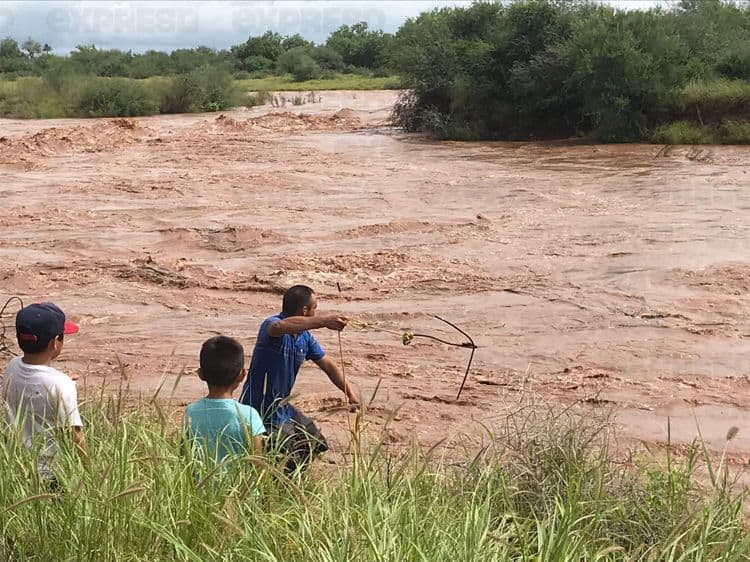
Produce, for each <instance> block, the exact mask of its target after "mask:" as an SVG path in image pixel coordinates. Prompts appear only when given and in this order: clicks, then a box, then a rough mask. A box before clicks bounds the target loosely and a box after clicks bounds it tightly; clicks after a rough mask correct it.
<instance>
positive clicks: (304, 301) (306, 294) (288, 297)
mask: <svg viewBox="0 0 750 562" xmlns="http://www.w3.org/2000/svg"><path fill="white" fill-rule="evenodd" d="M313 294H315V291H313V290H312V289H311V288H310V287H308V286H306V285H295V286H294V287H291V288H290V289H287V291H286V293H284V301H283V303H282V306H281V311H282V312H283V313H284V314H286V315H287V316H292V315H293V314H297V311H298V310H299V309H300V308H302V307H304V306H307V305H309V304H310V300H311V299H312V296H313Z"/></svg>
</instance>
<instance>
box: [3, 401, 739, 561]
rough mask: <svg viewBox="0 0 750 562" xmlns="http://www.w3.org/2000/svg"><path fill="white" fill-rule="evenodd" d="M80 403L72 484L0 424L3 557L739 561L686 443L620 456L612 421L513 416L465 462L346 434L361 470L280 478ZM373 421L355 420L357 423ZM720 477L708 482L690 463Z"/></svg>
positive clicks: (156, 420)
mask: <svg viewBox="0 0 750 562" xmlns="http://www.w3.org/2000/svg"><path fill="white" fill-rule="evenodd" d="M124 404H125V403H124V402H123V401H122V400H121V399H120V398H115V399H109V400H106V399H105V400H104V401H101V402H96V403H92V404H88V405H87V406H85V407H84V409H83V411H84V419H85V424H86V431H87V437H88V442H89V446H90V453H89V462H88V464H87V465H84V463H82V462H81V461H80V459H79V457H78V456H77V455H76V453H75V452H74V451H73V450H72V449H73V447H72V446H64V447H63V450H62V452H61V454H60V458H59V461H60V466H59V469H58V473H59V477H60V481H61V485H62V490H63V491H62V492H60V493H50V492H48V491H47V490H45V488H44V487H43V486H42V485H41V484H40V483H39V482H38V481H37V479H36V475H35V470H34V462H33V459H32V457H31V455H30V454H29V453H28V452H27V451H26V450H25V449H24V448H23V446H22V445H21V444H20V443H19V441H18V439H17V438H16V436H15V435H14V434H13V432H12V431H10V430H9V429H8V428H4V429H3V430H2V431H1V432H0V471H2V475H3V477H2V478H0V514H2V515H1V516H0V525H1V526H2V528H1V529H0V536H1V537H2V539H0V559H3V560H44V561H47V560H80V561H86V560H92V561H93V560H185V561H188V560H191V561H199V560H268V561H271V560H284V561H295V560H300V561H305V562H310V561H321V562H322V561H333V560H341V561H343V560H352V561H355V560H356V561H359V560H389V561H390V560H393V561H402V560H424V561H443V560H445V561H454V560H460V561H471V560H477V561H480V560H481V561H487V560H498V561H499V560H528V561H532V560H533V561H550V562H552V561H560V560H654V561H656V560H659V561H661V560H696V561H697V560H726V561H731V560H746V559H747V558H748V557H749V556H750V536H749V535H748V533H747V529H746V527H745V526H744V522H743V515H742V508H743V499H744V497H743V496H742V495H736V494H735V493H734V492H733V489H732V485H731V481H730V480H729V478H728V473H727V471H726V466H725V464H724V462H723V459H722V461H720V462H719V463H718V466H717V465H716V463H715V462H714V463H712V462H711V461H710V458H709V456H708V454H707V453H706V451H705V449H703V448H701V447H700V445H699V444H696V445H694V446H693V447H692V448H691V449H690V451H689V453H688V454H687V456H686V458H684V459H683V460H682V461H680V462H678V461H677V460H675V459H674V458H672V457H671V456H669V455H668V457H667V463H666V465H665V466H661V467H657V466H654V465H649V466H644V467H641V468H639V467H638V466H629V467H624V466H622V465H621V464H616V463H614V462H612V460H611V456H610V452H609V448H608V447H609V442H610V433H609V426H608V425H607V424H606V423H604V422H597V423H593V422H591V421H583V420H581V419H580V418H579V417H578V416H576V415H573V414H572V413H570V412H569V411H563V412H553V411H550V410H544V409H541V410H540V409H539V408H535V407H534V408H532V407H527V408H519V409H518V411H517V412H516V413H514V414H512V415H511V416H509V417H508V419H507V420H505V422H503V423H502V424H500V425H499V426H498V427H496V428H495V429H494V430H493V431H494V432H495V433H494V434H489V433H488V436H487V439H486V447H485V448H483V449H481V451H480V452H479V453H478V454H477V453H476V451H474V452H473V453H472V454H467V455H466V456H465V457H459V458H451V459H447V458H443V457H439V456H438V455H437V454H436V453H435V452H434V451H427V452H425V451H424V450H422V449H420V448H419V447H418V446H416V445H414V446H412V447H410V448H407V449H406V450H393V449H392V448H390V447H389V446H388V445H386V444H385V443H384V442H380V441H378V440H377V439H376V440H374V441H371V442H369V443H368V442H367V439H366V438H365V435H364V434H362V433H361V432H358V431H356V430H353V437H355V439H353V446H352V453H353V454H352V456H351V460H350V461H348V462H346V463H345V464H344V465H341V466H339V467H338V468H337V469H333V470H322V469H321V465H318V466H317V467H316V468H317V469H316V470H313V471H312V472H311V473H308V474H306V475H304V476H300V475H296V476H294V477H292V478H288V477H286V476H284V475H283V474H282V473H281V472H280V471H279V470H277V469H275V468H274V467H273V465H272V464H270V462H269V461H268V460H267V459H266V458H264V457H243V458H237V459H234V460H233V461H232V462H231V463H229V464H227V465H222V466H220V467H218V468H210V467H206V466H203V465H201V463H200V462H199V461H198V460H197V459H194V458H192V457H191V456H190V455H189V453H187V452H185V451H184V448H183V447H182V446H181V436H180V433H179V430H178V427H179V426H178V424H177V423H175V422H174V421H172V419H171V418H172V416H170V415H169V414H170V412H168V411H165V409H164V407H163V406H160V403H159V402H156V401H152V402H151V403H148V404H146V403H144V404H141V405H140V406H138V407H136V408H131V409H130V411H128V412H126V411H125V407H124ZM365 420H366V414H364V418H360V419H359V420H358V421H359V423H358V424H357V425H355V426H354V427H355V428H356V427H362V424H363V421H365ZM699 469H700V470H704V471H706V470H707V471H708V473H709V475H710V476H711V478H710V479H709V480H710V485H709V486H708V487H707V488H705V487H699V486H698V485H697V484H696V480H695V479H694V476H695V474H696V471H697V470H699Z"/></svg>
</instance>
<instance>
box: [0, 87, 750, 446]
mask: <svg viewBox="0 0 750 562" xmlns="http://www.w3.org/2000/svg"><path fill="white" fill-rule="evenodd" d="M287 95H288V96H290V99H291V97H292V95H291V94H287ZM319 97H320V98H321V99H320V100H319V101H316V102H315V103H305V104H304V105H300V106H293V105H291V103H290V102H288V103H286V105H285V107H271V106H265V107H261V108H253V109H252V110H249V111H248V110H235V111H231V112H228V113H226V114H225V115H224V116H219V117H217V116H216V115H215V114H213V115H179V116H157V117H149V118H141V119H134V120H96V121H94V120H88V121H87V120H54V121H10V120H5V121H0V129H1V132H0V136H2V137H3V138H2V139H0V173H2V176H3V179H2V182H0V193H1V194H2V201H3V209H4V212H3V214H2V216H0V241H1V242H0V256H2V259H1V261H0V279H2V284H1V285H0V287H2V288H1V289H0V296H2V297H5V296H9V295H11V294H20V295H22V296H23V297H24V300H27V301H31V300H35V299H41V298H45V299H51V300H54V301H57V302H58V303H59V304H61V305H62V306H63V307H64V308H65V309H66V310H67V311H69V312H70V314H71V315H72V316H73V317H74V318H76V319H77V320H79V321H80V324H81V334H80V335H79V336H76V337H75V338H70V341H69V342H66V348H65V351H64V353H63V356H62V358H61V359H62V367H63V368H65V369H68V370H72V371H76V372H79V373H80V374H82V375H87V376H86V377H85V378H86V381H85V382H82V383H81V385H82V386H86V387H88V389H89V392H91V391H92V390H93V389H98V388H99V387H100V386H101V384H102V378H103V377H108V378H109V380H110V383H109V384H112V383H113V382H114V381H115V380H116V379H118V378H119V377H120V372H119V367H118V364H117V360H116V357H115V354H118V355H119V357H120V358H121V360H122V361H123V363H125V365H126V373H127V375H128V376H129V377H130V379H129V382H130V385H131V388H132V389H133V390H135V391H136V392H138V391H140V392H143V393H144V394H150V393H152V392H153V391H154V389H155V388H157V386H158V385H159V381H160V379H161V377H162V375H163V374H165V375H166V378H167V381H168V382H167V384H166V385H165V386H164V388H165V389H167V390H165V391H163V392H164V393H165V394H169V392H168V391H169V390H170V389H171V381H172V380H174V377H175V376H176V375H177V374H178V373H179V371H180V369H181V368H182V367H183V366H185V367H186V368H187V370H188V373H189V376H187V377H184V378H183V379H182V380H181V382H180V385H179V387H178V388H177V391H176V401H175V402H174V405H175V406H178V405H179V404H180V403H185V402H187V401H189V400H192V399H194V398H195V397H197V396H198V395H200V393H201V392H202V384H201V383H200V381H199V380H198V379H197V377H195V376H193V374H192V371H193V370H194V368H195V367H196V366H197V355H198V349H199V347H200V344H201V342H202V341H203V340H204V339H206V338H207V337H209V336H211V335H213V334H215V333H227V334H230V335H233V336H236V337H238V338H240V339H241V341H242V342H243V344H244V345H245V347H246V351H247V352H248V353H250V351H251V350H252V345H253V342H254V339H255V334H256V332H257V329H258V326H259V324H260V322H261V320H262V319H263V318H264V317H265V316H266V315H268V314H271V313H274V312H275V311H276V310H277V309H278V308H279V304H280V295H279V291H280V290H283V288H284V287H286V286H289V285H291V284H294V283H300V282H301V283H307V284H310V285H312V286H313V287H314V288H315V289H316V290H317V291H318V293H319V294H320V296H321V300H320V309H321V311H340V312H343V313H346V314H348V315H351V316H353V317H355V318H357V319H359V320H360V321H362V322H367V323H370V324H372V325H374V326H376V327H379V328H385V329H388V330H391V331H394V332H396V333H399V332H401V331H407V330H408V331H416V332H422V333H431V334H436V335H440V336H441V337H444V338H450V339H454V338H457V337H459V336H458V335H457V334H455V333H453V332H451V331H450V330H449V329H446V326H445V325H443V324H441V323H440V322H438V321H437V320H435V319H434V318H432V317H431V314H438V315H441V316H444V317H446V318H448V319H449V320H451V321H453V322H455V323H457V324H458V325H460V326H461V327H463V328H464V329H465V330H466V331H467V332H469V333H470V334H471V335H473V336H474V338H475V340H476V341H477V343H478V344H479V345H480V346H481V347H480V349H479V350H478V351H477V354H476V357H475V362H474V365H475V368H474V369H473V370H472V372H471V374H470V376H469V381H468V383H467V385H466V388H465V390H464V392H463V394H462V396H461V401H460V402H456V401H455V400H454V398H455V395H456V391H457V390H458V386H459V384H460V382H461V378H462V376H463V369H464V367H465V363H466V360H467V359H468V352H467V351H466V350H463V349H457V348H450V347H446V346H443V345H441V344H439V343H436V342H430V341H428V340H416V341H415V342H414V343H413V344H411V345H410V346H408V347H405V346H402V344H401V341H400V338H399V337H398V336H397V335H394V334H392V333H389V332H385V331H374V330H372V329H368V330H364V329H347V330H346V331H345V332H344V333H343V335H342V343H343V351H344V360H345V366H346V373H347V376H349V377H350V378H352V379H353V380H355V381H356V382H357V383H358V384H359V385H360V386H361V387H362V388H363V390H364V392H365V394H369V393H371V392H372V391H373V390H374V389H375V387H376V384H377V383H378V381H379V380H382V383H381V385H380V388H379V391H378V394H377V396H376V397H375V399H374V401H373V404H372V408H371V410H370V415H369V416H370V420H371V427H372V428H374V429H376V430H380V429H382V427H383V424H384V423H385V420H386V419H388V417H389V416H390V415H392V412H393V411H394V410H396V409H398V408H399V407H400V409H398V411H397V413H396V414H395V416H396V417H395V420H394V421H392V422H391V423H390V424H389V425H388V427H387V428H385V429H384V431H385V432H386V435H387V441H389V442H393V443H395V444H399V443H405V442H407V441H408V439H409V438H410V436H411V435H413V434H415V435H416V436H417V437H418V438H419V439H420V440H421V441H422V442H423V443H426V444H434V443H436V442H437V441H439V440H440V439H442V438H444V437H447V438H448V441H447V444H448V446H449V447H454V446H458V445H457V444H458V443H461V445H462V446H463V445H464V444H466V443H475V442H476V441H478V440H479V439H481V435H482V431H481V430H480V429H479V426H478V424H479V423H482V424H485V425H487V426H489V427H491V426H492V425H493V424H494V423H499V422H500V421H501V419H502V416H503V415H504V414H505V413H506V412H507V411H509V410H511V411H512V410H513V409H515V408H517V407H518V404H519V403H520V402H521V401H526V400H529V399H533V400H547V401H550V402H552V403H560V404H575V405H576V407H577V408H580V409H583V410H588V411H590V412H592V413H601V412H605V411H609V410H611V411H613V412H614V413H615V415H616V416H617V421H618V423H619V425H620V436H621V438H622V439H623V440H624V442H630V440H633V439H636V440H645V441H648V442H651V443H657V444H658V443H663V442H664V441H665V440H666V427H667V418H670V419H671V431H672V439H673V440H674V441H676V442H679V443H687V442H689V441H690V440H692V439H693V437H694V436H695V435H696V421H697V423H698V424H699V425H700V429H701V431H702V434H703V436H704V438H705V439H706V440H707V442H708V443H709V446H710V447H711V448H712V449H714V450H721V449H722V448H723V447H724V444H725V441H724V439H725V434H726V432H727V430H728V429H729V427H731V426H733V425H734V426H738V427H739V428H740V431H739V434H738V436H737V438H736V439H735V440H733V441H732V442H731V443H730V448H729V451H730V453H731V455H732V456H733V457H734V458H736V459H744V458H746V455H747V454H750V427H748V424H747V421H748V415H749V413H748V411H749V408H750V378H749V375H750V320H749V319H748V312H749V311H750V307H749V304H750V297H749V296H748V291H749V289H750V251H749V250H748V249H749V248H750V176H748V172H747V170H748V164H750V149H748V148H741V147H725V146H721V147H714V146H711V147H693V148H690V147H671V148H665V147H661V146H654V145H633V144H631V145H592V144H585V143H579V142H560V143H469V144H467V143H455V142H432V141H428V140H426V139H424V138H422V137H419V136H414V135H404V134H399V133H397V132H394V131H392V130H390V129H388V128H387V127H386V124H387V123H386V121H387V116H388V111H389V108H390V107H391V106H392V104H393V102H394V100H395V94H394V93H392V92H322V93H320V94H319ZM339 288H340V289H341V290H340V291H339ZM3 300H4V299H3ZM319 336H320V337H319V339H320V340H321V342H322V343H323V344H324V346H325V347H326V348H327V349H328V351H329V353H331V354H332V355H333V356H334V357H335V358H336V359H337V360H340V357H339V350H338V341H337V340H336V337H335V335H334V334H333V333H330V332H323V331H321V332H320V333H319ZM297 391H298V398H297V401H298V403H299V404H300V405H301V407H302V409H303V410H305V411H307V412H308V413H310V414H311V415H312V416H313V417H315V418H316V419H318V420H320V421H322V422H323V425H324V427H325V428H326V429H327V430H328V432H329V433H331V434H332V435H333V439H332V440H333V442H334V446H335V447H336V448H338V449H339V450H341V449H343V448H345V446H346V424H345V422H344V416H345V414H343V413H342V412H341V410H340V409H338V408H337V406H338V405H340V397H339V395H338V394H337V393H336V392H335V389H334V388H333V387H332V386H331V385H330V383H328V382H327V380H326V378H325V376H324V375H323V374H322V373H320V372H319V371H318V370H317V369H316V368H314V367H313V368H309V367H305V368H304V369H303V372H302V373H301V375H300V379H299V383H298V387H297Z"/></svg>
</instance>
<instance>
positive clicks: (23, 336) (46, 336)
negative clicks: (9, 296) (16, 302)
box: [16, 302, 79, 343]
mask: <svg viewBox="0 0 750 562" xmlns="http://www.w3.org/2000/svg"><path fill="white" fill-rule="evenodd" d="M78 330H79V328H78V325H76V324H74V323H72V322H67V321H66V320H65V313H64V312H63V311H62V310H60V308H59V307H58V306H57V305H55V304H52V303H51V302H42V303H38V304H30V305H29V306H26V307H24V308H22V309H21V310H19V311H18V314H16V336H17V337H18V339H19V341H38V342H42V343H45V342H49V341H50V340H51V339H52V338H54V337H55V336H59V335H60V334H65V335H68V334H77V333H78Z"/></svg>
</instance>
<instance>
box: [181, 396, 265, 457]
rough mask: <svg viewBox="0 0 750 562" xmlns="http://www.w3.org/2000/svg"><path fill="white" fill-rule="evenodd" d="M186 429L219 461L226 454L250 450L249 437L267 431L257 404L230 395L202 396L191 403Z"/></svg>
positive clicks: (194, 440) (196, 442)
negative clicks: (240, 400) (247, 402)
mask: <svg viewBox="0 0 750 562" xmlns="http://www.w3.org/2000/svg"><path fill="white" fill-rule="evenodd" d="M185 429H186V431H187V434H188V438H189V439H190V441H191V443H192V444H193V446H197V447H200V448H202V447H207V450H208V452H209V454H211V455H212V456H213V458H214V459H215V460H216V461H218V462H221V460H222V459H223V458H224V457H226V456H227V455H231V454H242V453H245V452H247V451H248V450H249V449H250V447H249V445H250V444H249V443H248V438H250V439H251V438H252V437H255V436H256V435H260V434H261V433H265V432H266V428H265V427H264V426H263V421H262V420H261V419H260V415H258V412H256V411H255V409H254V408H252V407H250V406H246V405H245V404H240V403H239V402H237V401H236V400H232V399H231V398H224V399H217V398H202V399H200V400H198V401H196V402H193V403H192V404H189V405H188V407H187V409H186V410H185Z"/></svg>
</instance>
